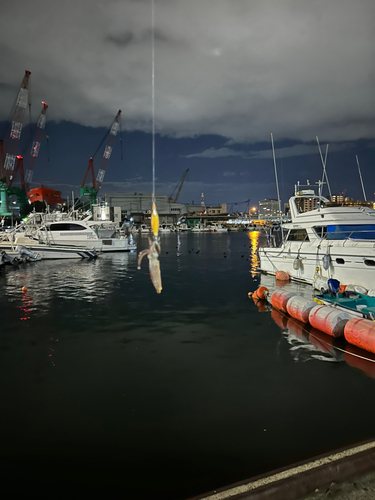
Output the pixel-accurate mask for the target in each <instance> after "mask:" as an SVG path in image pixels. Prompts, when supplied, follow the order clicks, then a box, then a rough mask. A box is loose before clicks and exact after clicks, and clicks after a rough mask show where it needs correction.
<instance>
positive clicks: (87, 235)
mask: <svg viewBox="0 0 375 500" xmlns="http://www.w3.org/2000/svg"><path fill="white" fill-rule="evenodd" d="M99 231H100V228H99V227H97V226H95V225H91V223H89V222H88V221H86V220H80V221H75V220H71V221H60V222H48V223H46V224H44V225H43V226H42V227H40V228H39V229H38V232H37V236H38V239H39V240H40V241H41V242H43V243H47V244H55V245H56V244H57V245H71V246H72V245H78V246H84V247H88V248H95V250H97V251H98V252H124V251H130V250H136V249H137V245H136V244H135V243H134V242H132V241H131V240H130V239H129V237H128V236H120V237H115V232H113V233H112V236H110V237H104V238H103V237H101V235H100V233H99Z"/></svg>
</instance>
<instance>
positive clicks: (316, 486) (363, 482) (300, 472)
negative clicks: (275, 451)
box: [190, 441, 375, 500]
mask: <svg viewBox="0 0 375 500" xmlns="http://www.w3.org/2000/svg"><path fill="white" fill-rule="evenodd" d="M350 495H351V496H350ZM353 495H354V496H353ZM360 495H361V496H360ZM326 498H335V499H337V500H352V499H353V500H354V499H356V500H357V499H361V500H370V499H374V498H375V441H370V442H365V443H361V444H359V445H357V446H354V447H351V448H346V449H341V450H338V451H336V452H335V453H331V454H326V455H322V456H319V457H316V458H314V459H312V460H310V461H306V462H302V463H299V464H296V465H294V466H292V467H289V468H285V469H279V470H277V471H273V472H271V473H269V474H265V475H262V476H257V477H255V478H251V479H249V480H245V481H242V482H240V483H236V484H234V485H231V486H229V487H227V488H221V489H218V490H215V491H211V492H208V493H206V494H204V495H199V496H196V497H194V498H193V499H190V500H227V499H231V500H235V499H241V500H245V499H248V500H302V499H303V500H323V499H326Z"/></svg>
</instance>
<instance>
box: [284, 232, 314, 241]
mask: <svg viewBox="0 0 375 500" xmlns="http://www.w3.org/2000/svg"><path fill="white" fill-rule="evenodd" d="M286 239H287V241H309V237H308V235H307V231H306V229H291V230H290V231H289V233H288V236H287V238H286Z"/></svg>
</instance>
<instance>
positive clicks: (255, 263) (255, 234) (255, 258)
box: [247, 231, 260, 278]
mask: <svg viewBox="0 0 375 500" xmlns="http://www.w3.org/2000/svg"><path fill="white" fill-rule="evenodd" d="M247 234H248V237H249V240H250V262H251V271H250V274H251V276H252V277H253V278H254V277H255V276H258V274H259V271H258V268H259V262H260V261H259V253H258V251H259V237H260V231H249V232H248V233H247Z"/></svg>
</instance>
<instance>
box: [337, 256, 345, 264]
mask: <svg viewBox="0 0 375 500" xmlns="http://www.w3.org/2000/svg"><path fill="white" fill-rule="evenodd" d="M336 262H337V264H345V260H344V259H341V258H340V257H339V258H338V259H336Z"/></svg>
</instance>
